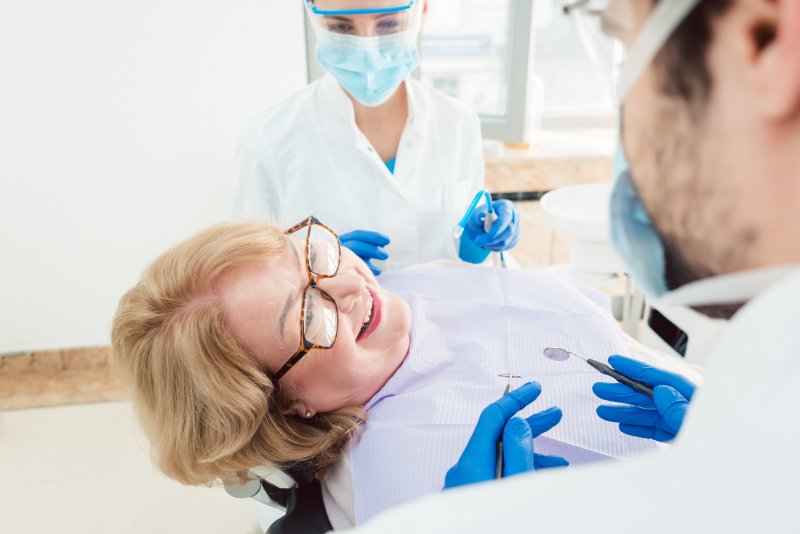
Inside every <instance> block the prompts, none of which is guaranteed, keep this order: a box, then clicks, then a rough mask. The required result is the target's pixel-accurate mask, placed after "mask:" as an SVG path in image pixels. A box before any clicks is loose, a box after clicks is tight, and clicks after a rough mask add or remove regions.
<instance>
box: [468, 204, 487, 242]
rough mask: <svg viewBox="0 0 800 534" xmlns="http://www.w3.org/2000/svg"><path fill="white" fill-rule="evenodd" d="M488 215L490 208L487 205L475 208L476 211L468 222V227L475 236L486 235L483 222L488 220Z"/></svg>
mask: <svg viewBox="0 0 800 534" xmlns="http://www.w3.org/2000/svg"><path fill="white" fill-rule="evenodd" d="M488 213H489V210H488V208H487V207H486V205H485V204H483V205H481V206H478V207H477V208H475V211H473V212H472V215H470V217H469V220H468V221H467V227H468V228H469V229H470V230H472V231H473V234H474V235H483V234H484V233H485V231H484V229H483V221H484V219H486V215H487V214H488Z"/></svg>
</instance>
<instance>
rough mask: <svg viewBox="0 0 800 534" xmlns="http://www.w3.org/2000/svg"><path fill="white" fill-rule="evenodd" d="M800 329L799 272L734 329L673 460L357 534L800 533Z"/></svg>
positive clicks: (435, 509)
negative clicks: (540, 533)
mask: <svg viewBox="0 0 800 534" xmlns="http://www.w3.org/2000/svg"><path fill="white" fill-rule="evenodd" d="M798 318H800V272H795V273H794V274H792V275H790V276H788V277H787V278H784V279H783V280H782V281H781V282H779V283H777V284H775V285H774V286H772V287H771V288H770V289H768V290H767V291H765V292H764V293H763V294H762V295H761V296H760V297H758V298H756V299H754V300H753V301H751V302H750V303H749V304H748V305H747V306H746V307H745V308H744V309H743V310H742V311H741V312H740V313H739V314H738V315H737V316H736V317H735V318H734V320H733V321H732V323H731V324H730V328H729V329H728V330H727V331H726V333H725V335H724V336H723V338H722V340H721V342H720V344H719V345H718V347H717V350H715V352H714V355H713V356H712V359H711V362H710V366H709V368H708V373H707V375H706V378H707V381H706V383H705V385H704V386H703V389H702V390H700V391H698V393H697V394H696V397H695V399H694V401H693V403H692V407H691V409H690V412H689V414H688V416H687V419H686V421H685V425H684V428H683V430H682V432H681V434H680V436H679V438H678V440H677V442H676V443H675V445H674V446H673V447H671V448H669V449H667V450H664V451H657V452H653V453H647V454H645V455H643V456H641V457H639V458H634V459H631V460H627V461H619V462H609V463H603V464H599V465H596V466H589V467H582V468H567V469H565V470H562V471H552V472H537V473H530V474H526V475H523V476H518V477H512V478H510V479H507V480H503V481H500V482H493V483H487V484H480V485H476V486H472V487H468V488H465V489H463V490H455V491H446V492H444V493H443V494H440V495H435V496H433V497H428V498H425V499H422V500H419V501H417V502H415V503H411V504H409V505H406V506H403V507H399V508H397V509H394V510H390V511H388V512H386V513H384V514H382V515H380V516H378V517H377V518H376V519H375V520H374V521H372V522H368V523H367V524H366V525H365V526H364V527H362V528H361V529H358V530H357V532H358V533H359V534H377V533H381V534H389V533H400V532H402V533H408V532H414V533H420V532H436V533H459V534H461V533H465V532H466V533H473V532H474V533H484V532H497V533H500V532H502V533H504V534H512V533H520V534H521V533H523V532H542V533H548V534H552V533H554V532H568V533H580V532H587V533H588V532H592V533H605V532H608V533H614V534H617V533H623V532H635V533H637V534H640V533H646V534H650V533H654V532H669V533H671V534H680V533H684V532H702V533H717V532H720V533H726V534H728V533H731V532H747V533H756V532H758V533H761V532H764V533H766V532H769V533H776V532H800V489H798V481H799V480H800V328H798V320H800V319H798ZM564 416H565V417H569V414H564Z"/></svg>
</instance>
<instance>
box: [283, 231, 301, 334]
mask: <svg viewBox="0 0 800 534" xmlns="http://www.w3.org/2000/svg"><path fill="white" fill-rule="evenodd" d="M287 244H288V246H289V248H290V249H291V251H292V257H293V259H294V263H295V265H297V264H299V263H300V255H299V254H298V253H297V247H294V246H292V243H291V242H289V243H287ZM296 296H297V293H296V292H295V291H291V290H289V295H287V297H286V302H284V303H283V308H281V314H280V315H279V316H278V339H280V340H281V341H284V340H285V339H284V337H283V334H284V331H285V329H286V316H287V315H288V314H289V308H291V306H292V303H294V301H295V297H296Z"/></svg>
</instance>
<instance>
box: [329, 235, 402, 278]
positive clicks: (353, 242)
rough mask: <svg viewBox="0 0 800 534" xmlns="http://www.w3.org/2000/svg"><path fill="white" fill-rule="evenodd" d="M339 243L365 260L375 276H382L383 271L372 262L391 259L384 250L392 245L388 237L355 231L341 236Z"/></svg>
mask: <svg viewBox="0 0 800 534" xmlns="http://www.w3.org/2000/svg"><path fill="white" fill-rule="evenodd" d="M339 243H341V244H342V246H343V247H347V248H349V249H350V250H352V251H353V252H355V253H356V255H357V256H358V257H359V258H361V259H362V260H364V263H366V264H367V267H369V268H370V269H371V270H372V274H374V275H375V276H378V275H379V274H381V270H380V269H378V268H377V267H375V266H374V265H373V264H372V262H371V261H370V260H373V259H375V260H385V259H387V258H388V257H389V254H387V253H386V251H385V250H383V247H385V246H386V245H388V244H389V243H390V241H389V238H388V237H387V236H385V235H383V234H379V233H378V232H371V231H369V230H354V231H352V232H348V233H346V234H342V235H340V236H339Z"/></svg>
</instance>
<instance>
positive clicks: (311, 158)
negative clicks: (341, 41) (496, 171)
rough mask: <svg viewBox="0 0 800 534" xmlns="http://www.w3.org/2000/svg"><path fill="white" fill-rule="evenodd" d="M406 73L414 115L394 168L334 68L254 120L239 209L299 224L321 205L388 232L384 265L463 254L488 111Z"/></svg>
mask: <svg viewBox="0 0 800 534" xmlns="http://www.w3.org/2000/svg"><path fill="white" fill-rule="evenodd" d="M406 83H407V90H408V104H409V118H408V122H407V123H406V126H405V129H404V131H403V135H402V138H401V141H400V146H399V148H398V153H397V161H396V164H395V173H394V175H392V173H390V172H389V170H388V169H387V168H386V165H385V164H384V162H383V161H381V159H380V157H379V156H378V155H377V153H376V152H375V150H374V148H373V147H372V145H371V144H370V142H369V141H368V140H367V138H366V137H365V136H364V134H363V133H361V131H360V130H359V129H358V128H357V126H356V123H355V118H354V113H353V105H352V103H351V102H350V100H349V98H348V97H347V96H346V95H345V93H344V91H343V90H342V89H341V87H340V86H339V84H338V83H337V82H336V80H335V79H334V78H333V77H332V76H330V75H328V76H325V77H323V78H322V79H321V80H318V81H317V82H314V83H312V84H310V85H309V86H308V87H307V88H306V89H304V90H303V91H301V92H300V93H298V94H297V95H295V96H293V97H291V98H290V99H288V100H287V101H285V102H283V103H281V104H279V105H277V106H275V107H274V108H272V109H269V110H267V111H266V112H264V113H261V114H260V115H258V116H256V117H255V118H254V119H253V120H251V121H250V122H249V123H248V125H247V126H246V127H245V129H244V132H243V134H242V137H241V141H240V146H239V152H238V156H237V168H238V186H237V190H236V195H235V201H234V216H235V217H236V218H238V219H241V218H265V217H267V218H272V219H276V220H277V221H278V222H279V223H280V224H282V225H283V226H287V227H288V226H291V225H292V224H295V223H297V222H298V221H300V220H302V219H303V218H305V217H307V216H308V215H315V216H316V217H317V218H318V219H320V220H321V221H322V222H323V223H325V224H326V225H328V226H330V227H331V228H332V229H333V230H334V231H336V232H338V233H340V234H341V233H345V232H349V231H351V230H357V229H363V230H373V231H377V232H381V233H384V234H386V235H388V236H389V237H390V239H391V244H390V245H389V246H388V248H387V252H388V253H389V255H390V257H389V260H388V261H387V262H377V264H378V265H379V266H381V268H383V269H396V268H400V267H405V266H408V265H413V264H416V263H421V262H426V261H431V260H436V259H442V258H455V257H456V253H455V249H454V246H453V244H452V241H451V237H450V235H451V232H452V230H453V227H454V226H455V225H456V223H458V220H459V219H460V218H461V216H462V215H463V213H464V211H465V210H466V208H467V205H468V204H469V201H470V200H471V198H472V196H473V195H474V194H475V193H476V192H477V191H478V190H479V189H481V188H483V183H484V164H483V154H482V150H481V134H480V121H479V119H478V117H477V115H476V114H475V113H473V112H471V111H469V109H468V108H467V107H466V106H464V105H463V104H462V103H460V102H458V101H457V100H455V99H452V98H450V97H448V96H446V95H444V94H442V93H440V92H438V91H435V90H433V89H432V88H430V87H428V86H427V85H425V84H423V83H421V82H419V81H416V80H409V81H408V82H406Z"/></svg>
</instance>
